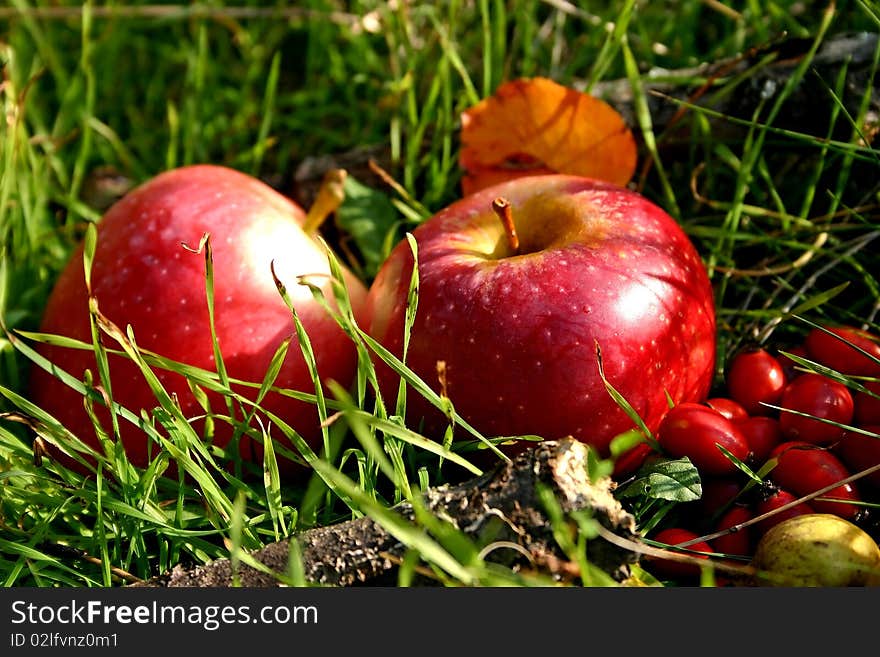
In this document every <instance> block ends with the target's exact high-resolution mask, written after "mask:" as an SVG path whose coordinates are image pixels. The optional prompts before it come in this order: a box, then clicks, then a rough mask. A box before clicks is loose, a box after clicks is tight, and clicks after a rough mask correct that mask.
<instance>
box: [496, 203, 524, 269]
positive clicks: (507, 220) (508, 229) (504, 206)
mask: <svg viewBox="0 0 880 657" xmlns="http://www.w3.org/2000/svg"><path fill="white" fill-rule="evenodd" d="M492 211H493V212H494V213H495V214H497V215H498V218H499V219H501V223H502V224H503V225H504V233H505V234H506V235H507V246H509V247H510V250H511V251H512V252H513V255H517V254H518V253H519V236H518V235H517V234H516V224H514V223H513V212H512V211H511V209H510V201H508V200H507V199H506V198H504V197H502V196H499V197H498V198H496V199H495V200H494V201H492Z"/></svg>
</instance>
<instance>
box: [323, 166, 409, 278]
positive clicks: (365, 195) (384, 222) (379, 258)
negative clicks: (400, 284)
mask: <svg viewBox="0 0 880 657" xmlns="http://www.w3.org/2000/svg"><path fill="white" fill-rule="evenodd" d="M344 190H345V200H344V201H343V202H342V205H340V206H339V208H338V209H337V210H336V223H337V224H338V225H339V227H340V228H341V229H342V230H343V231H345V232H346V233H348V234H349V235H351V237H352V239H353V240H354V242H355V244H356V245H357V247H358V249H359V250H360V252H361V255H362V256H363V259H364V269H365V271H364V272H363V273H364V275H365V277H366V278H373V277H374V276H375V275H376V272H378V271H379V266H380V265H381V264H382V263H383V262H384V261H385V258H386V257H387V256H388V253H387V244H388V240H387V235H388V234H389V233H390V232H391V231H393V230H394V229H395V228H396V227H397V224H398V222H399V221H400V213H399V212H398V211H397V208H395V207H394V204H393V203H392V202H391V199H390V198H389V197H388V196H387V195H386V194H383V193H382V192H380V191H378V190H375V189H373V188H372V187H368V186H367V185H364V184H363V183H361V182H359V181H358V180H356V179H355V178H354V177H353V176H351V175H348V176H346V178H345V184H344Z"/></svg>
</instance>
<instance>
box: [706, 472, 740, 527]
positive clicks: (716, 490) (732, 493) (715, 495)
mask: <svg viewBox="0 0 880 657" xmlns="http://www.w3.org/2000/svg"><path fill="white" fill-rule="evenodd" d="M702 488H703V494H702V495H701V496H700V501H699V507H700V513H701V515H702V517H703V518H710V517H712V516H713V515H715V514H716V513H717V512H718V511H720V510H721V509H723V508H725V507H726V506H727V505H728V504H729V503H730V502H732V501H733V498H735V497H736V496H737V495H739V493H740V491H741V490H742V488H743V484H742V482H741V481H740V480H739V479H738V478H737V477H709V478H707V479H706V480H705V481H703V482H702Z"/></svg>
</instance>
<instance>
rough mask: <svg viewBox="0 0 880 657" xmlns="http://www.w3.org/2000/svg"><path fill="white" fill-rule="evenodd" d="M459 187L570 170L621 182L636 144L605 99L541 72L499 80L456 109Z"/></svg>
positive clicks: (628, 174)
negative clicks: (458, 116) (484, 94)
mask: <svg viewBox="0 0 880 657" xmlns="http://www.w3.org/2000/svg"><path fill="white" fill-rule="evenodd" d="M461 143H462V149H461V154H460V158H459V162H460V164H461V166H462V168H463V169H464V172H465V173H464V176H463V178H462V192H463V193H464V194H470V193H472V192H475V191H477V190H479V189H483V188H484V187H488V186H489V185H493V184H495V183H498V182H503V181H505V180H511V179H513V178H519V177H521V176H527V175H536V174H544V173H570V174H576V175H581V176H587V177H590V178H598V179H600V180H605V181H608V182H612V183H616V184H618V185H626V184H627V183H628V182H629V181H630V179H631V178H632V176H633V174H634V173H635V167H636V144H635V139H634V138H633V135H632V132H631V131H630V129H629V127H628V126H627V125H626V123H625V121H624V120H623V117H622V116H621V115H620V114H619V113H618V112H617V111H616V110H615V109H614V108H613V107H611V106H610V105H609V104H608V103H606V102H604V101H602V100H599V99H598V98H595V97H593V96H591V95H589V94H586V93H582V92H580V91H577V90H576V89H572V88H570V87H565V86H563V85H560V84H558V83H556V82H554V81H553V80H550V79H547V78H540V77H535V78H520V79H517V80H513V81H511V82H507V83H505V84H503V85H501V86H500V87H498V89H497V90H496V91H495V94H494V95H493V96H490V97H489V98H486V99H484V100H482V101H480V102H479V103H477V104H476V105H474V106H473V107H471V108H469V109H467V110H465V111H464V112H462V115H461Z"/></svg>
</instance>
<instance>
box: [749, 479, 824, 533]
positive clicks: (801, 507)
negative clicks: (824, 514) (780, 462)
mask: <svg viewBox="0 0 880 657" xmlns="http://www.w3.org/2000/svg"><path fill="white" fill-rule="evenodd" d="M797 499H798V496H796V495H792V494H791V493H789V492H788V491H787V490H784V489H782V488H776V489H774V491H773V492H772V493H771V494H769V495H768V496H767V497H765V498H764V499H763V500H761V501H760V502H758V503H757V504H756V505H755V517H756V518H757V517H758V516H762V515H764V514H765V513H769V512H770V511H775V510H776V509H779V508H781V507H783V506H785V505H786V504H790V503H791V502H794V501H795V500H797ZM806 513H816V511H815V510H814V509H813V507H811V506H810V505H809V503H807V502H801V503H800V504H796V505H795V506H793V507H790V508H788V509H786V510H785V511H780V512H778V513H774V514H773V515H772V516H767V517H766V518H764V519H763V520H759V521H758V522H757V523H756V524H755V527H757V530H758V534H759V535H763V534H766V533H767V530H768V529H770V528H771V527H773V526H774V525H778V524H779V523H780V522H782V521H783V520H786V519H787V518H794V517H795V516H801V515H804V514H806Z"/></svg>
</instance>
